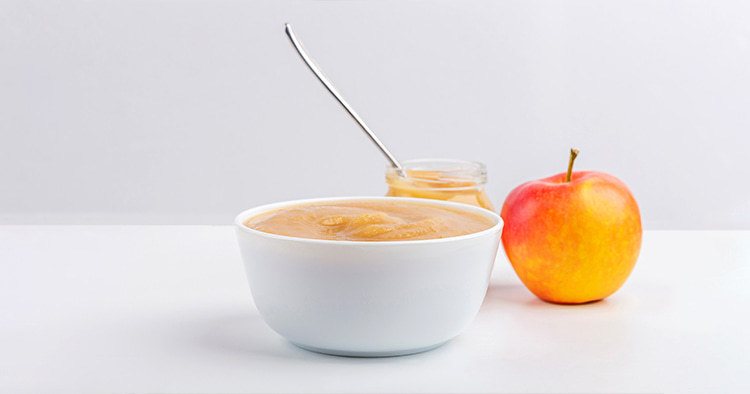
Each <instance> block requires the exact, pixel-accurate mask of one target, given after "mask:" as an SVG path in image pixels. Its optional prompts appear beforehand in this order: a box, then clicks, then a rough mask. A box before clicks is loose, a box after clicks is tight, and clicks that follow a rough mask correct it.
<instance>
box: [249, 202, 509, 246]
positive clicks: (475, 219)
mask: <svg viewBox="0 0 750 394" xmlns="http://www.w3.org/2000/svg"><path fill="white" fill-rule="evenodd" d="M244 224H245V226H247V227H249V228H252V229H255V230H259V231H263V232H266V233H271V234H278V235H286V236H290V237H300V238H313V239H329V240H342V241H373V242H376V241H401V240H419V239H436V238H447V237H455V236H459V235H466V234H471V233H475V232H479V231H482V230H486V229H488V228H490V227H492V226H493V225H494V224H495V223H494V221H493V220H491V219H489V218H487V217H485V216H483V215H479V214H476V213H473V212H467V211H466V210H460V209H455V208H451V207H444V206H435V205H429V204H424V203H422V202H413V201H387V200H386V201H382V200H370V201H338V202H325V203H309V204H300V205H293V206H289V207H285V208H280V209H277V210H272V211H269V212H266V213H263V214H261V215H258V216H254V217H251V218H249V219H247V220H246V221H245V222H244Z"/></svg>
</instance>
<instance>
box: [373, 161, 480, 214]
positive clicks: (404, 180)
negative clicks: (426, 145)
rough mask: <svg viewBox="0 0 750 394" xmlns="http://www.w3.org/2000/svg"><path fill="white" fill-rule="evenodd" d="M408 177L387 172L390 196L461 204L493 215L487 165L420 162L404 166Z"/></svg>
mask: <svg viewBox="0 0 750 394" xmlns="http://www.w3.org/2000/svg"><path fill="white" fill-rule="evenodd" d="M401 165H402V166H403V167H404V170H405V172H406V176H405V177H404V176H402V175H400V174H399V173H398V171H397V170H396V169H395V168H393V167H388V168H387V169H386V172H385V181H386V183H387V184H388V193H387V194H386V195H387V196H392V197H418V198H431V199H434V200H445V201H454V202H460V203H464V204H469V205H475V206H478V207H482V208H486V209H489V210H490V211H494V210H495V208H494V207H493V206H492V201H491V200H490V198H489V196H487V192H486V191H485V184H486V183H487V170H486V167H485V166H484V164H482V163H479V162H474V161H464V160H451V159H419V160H408V161H405V162H402V163H401Z"/></svg>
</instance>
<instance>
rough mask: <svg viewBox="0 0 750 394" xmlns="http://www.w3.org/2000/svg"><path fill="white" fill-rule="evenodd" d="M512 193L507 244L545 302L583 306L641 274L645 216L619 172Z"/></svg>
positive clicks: (506, 213)
mask: <svg viewBox="0 0 750 394" xmlns="http://www.w3.org/2000/svg"><path fill="white" fill-rule="evenodd" d="M577 155H578V151H577V150H575V149H571V154H570V161H569V163H568V171H567V173H560V174H557V175H553V176H551V177H548V178H544V179H540V180H537V181H531V182H527V183H524V184H523V185H521V186H518V187H517V188H515V189H514V190H513V191H511V192H510V194H509V195H508V197H507V198H506V200H505V204H504V205H503V208H502V211H501V216H502V218H503V220H504V222H505V226H504V228H503V235H502V240H503V246H504V248H505V253H506V254H507V256H508V259H509V260H510V262H511V264H512V265H513V269H514V270H515V271H516V274H518V277H519V278H520V279H521V281H522V282H523V283H524V285H526V287H527V288H528V289H529V290H530V291H531V292H532V293H534V294H535V295H536V296H537V297H539V298H541V299H542V300H544V301H548V302H553V303H560V304H580V303H585V302H591V301H597V300H601V299H603V298H606V297H608V296H609V295H611V294H612V293H614V292H615V291H617V289H619V288H620V286H622V285H623V283H625V280H626V279H627V278H628V276H629V275H630V272H631V271H632V270H633V266H634V265H635V262H636V260H637V259H638V253H639V252H640V248H641V234H642V230H641V215H640V212H639V210H638V204H637V203H636V201H635V198H633V195H632V194H631V193H630V191H629V190H628V188H627V186H625V184H624V183H623V182H622V181H620V180H619V179H617V178H615V177H614V176H612V175H609V174H605V173H601V172H593V171H580V172H573V171H572V169H573V161H574V160H575V158H576V156H577Z"/></svg>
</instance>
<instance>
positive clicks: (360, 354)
mask: <svg viewBox="0 0 750 394" xmlns="http://www.w3.org/2000/svg"><path fill="white" fill-rule="evenodd" d="M447 342H448V341H445V342H440V343H438V344H435V345H430V346H425V347H420V348H415V349H405V350H389V351H383V352H370V351H356V350H355V351H349V350H339V349H323V348H318V347H314V346H307V345H300V344H299V343H294V342H292V344H294V345H295V346H297V347H299V348H302V349H305V350H308V351H311V352H315V353H322V354H329V355H332V356H343V357H363V358H364V357H396V356H406V355H409V354H417V353H423V352H426V351H430V350H432V349H435V348H438V347H440V346H443V345H444V344H446V343H447Z"/></svg>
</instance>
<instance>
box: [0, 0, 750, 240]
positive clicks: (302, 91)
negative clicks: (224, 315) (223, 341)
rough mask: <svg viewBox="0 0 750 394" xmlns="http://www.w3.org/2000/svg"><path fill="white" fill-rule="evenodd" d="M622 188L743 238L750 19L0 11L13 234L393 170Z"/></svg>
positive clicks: (742, 14) (714, 5)
mask: <svg viewBox="0 0 750 394" xmlns="http://www.w3.org/2000/svg"><path fill="white" fill-rule="evenodd" d="M286 21H288V22H291V23H293V25H294V26H295V28H296V30H297V33H298V34H299V35H300V37H301V38H302V40H303V41H304V42H305V45H306V47H307V49H308V50H310V52H311V53H312V54H313V57H315V58H316V60H317V62H318V63H319V64H320V65H321V67H322V68H323V69H324V70H325V71H326V73H327V74H328V76H329V77H331V79H333V80H334V81H335V83H336V84H337V85H338V86H339V88H340V90H341V91H342V92H343V93H344V95H345V96H346V97H347V98H348V99H349V100H350V101H351V103H352V104H353V105H354V106H355V107H356V108H357V109H359V111H360V113H361V115H363V117H364V118H365V119H366V120H367V121H368V122H369V123H370V124H371V127H372V128H373V129H374V130H375V131H376V132H377V133H378V134H379V135H380V136H381V138H382V139H383V140H384V141H385V142H386V143H387V144H388V145H389V146H390V147H391V149H392V150H393V151H394V153H395V154H396V155H397V156H398V157H400V158H403V159H407V158H419V157H454V158H464V159H472V160H479V161H483V162H485V163H486V164H487V166H488V169H489V175H490V183H489V190H490V193H491V195H492V197H493V200H494V201H495V202H496V204H497V205H500V204H501V202H502V200H503V198H504V197H505V195H506V194H507V193H508V192H509V191H510V190H511V189H512V188H513V187H514V186H516V185H518V184H519V183H521V182H523V181H527V180H531V179H535V178H540V177H544V176H548V175H551V174H553V173H556V172H560V171H563V170H564V167H565V164H566V161H567V151H568V148H569V147H570V146H572V145H575V146H577V147H579V148H580V149H581V150H582V154H581V156H580V158H579V161H578V163H577V166H578V168H579V169H597V170H602V171H607V172H611V173H613V174H615V175H616V176H618V177H620V178H621V179H623V180H624V181H625V182H626V183H627V184H628V185H629V186H630V187H631V189H632V190H633V192H634V194H635V196H636V198H637V199H638V200H639V202H640V204H641V209H642V214H643V218H644V223H645V226H646V228H651V229H665V228H666V229H739V228H744V229H747V228H750V198H748V197H750V186H748V180H749V179H750V158H749V156H750V155H749V153H750V137H749V136H748V135H749V133H750V119H749V118H748V110H749V109H750V5H749V4H748V3H747V2H743V1H727V0H722V1H699V2H695V1H680V2H676V1H608V2H601V1H527V0H523V1H493V2H490V1H487V2H480V1H466V2H458V1H455V2H442V1H441V2H438V1H393V2H392V1H346V2H344V1H280V2H270V1H126V0H119V1H66V2H57V1H5V0H2V1H0V223H22V224H23V223H209V224H212V223H222V224H226V223H229V222H230V221H231V219H232V218H233V216H234V214H235V213H237V212H239V211H240V210H242V209H245V208H248V207H251V206H254V205H257V204H261V203H267V202H274V201H278V200H285V199H296V198H303V197H314V196H333V195H368V194H371V195H380V194H383V193H384V191H385V186H384V183H383V180H382V178H383V169H384V165H385V163H384V160H383V159H382V158H381V157H380V156H379V153H378V152H377V151H376V150H375V149H374V148H373V147H372V146H371V145H370V143H369V142H368V141H367V140H366V138H364V136H363V135H362V134H361V131H359V130H358V129H357V128H356V126H355V125H354V123H353V122H352V121H351V120H350V119H349V118H348V116H347V115H345V114H344V112H343V111H342V110H341V109H340V108H339V107H338V104H336V103H335V102H334V101H333V99H332V98H330V97H329V96H328V95H327V93H326V92H325V91H324V90H323V88H322V86H320V84H319V83H318V82H317V81H316V80H315V79H314V78H313V76H312V74H310V72H309V71H308V70H307V69H306V68H305V66H304V65H303V64H302V62H301V61H300V59H299V58H298V57H297V55H296V54H295V53H294V52H293V50H292V48H291V46H290V44H289V43H288V42H287V40H286V37H285V36H284V34H283V30H282V23H283V22H286Z"/></svg>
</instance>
